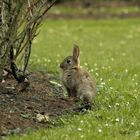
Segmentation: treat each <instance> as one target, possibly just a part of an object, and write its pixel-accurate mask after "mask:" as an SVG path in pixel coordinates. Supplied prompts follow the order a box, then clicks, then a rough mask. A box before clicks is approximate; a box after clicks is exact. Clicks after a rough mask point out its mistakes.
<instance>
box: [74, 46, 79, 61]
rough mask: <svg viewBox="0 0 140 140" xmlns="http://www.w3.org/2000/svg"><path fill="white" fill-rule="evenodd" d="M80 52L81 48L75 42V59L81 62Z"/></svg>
mask: <svg viewBox="0 0 140 140" xmlns="http://www.w3.org/2000/svg"><path fill="white" fill-rule="evenodd" d="M79 54H80V49H79V47H78V46H77V45H76V44H74V46H73V60H74V61H75V62H76V63H78V62H79Z"/></svg>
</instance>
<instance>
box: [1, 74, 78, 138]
mask: <svg viewBox="0 0 140 140" xmlns="http://www.w3.org/2000/svg"><path fill="white" fill-rule="evenodd" d="M30 79H31V85H30V87H29V88H28V89H27V91H24V92H17V89H16V81H15V80H14V79H13V78H12V77H11V78H8V79H6V82H3V83H0V136H4V135H8V134H12V133H19V132H21V133H22V132H24V131H26V130H27V128H32V129H36V128H40V127H48V126H49V125H50V122H51V120H53V119H54V118H56V117H58V116H61V115H63V114H66V113H68V112H71V111H78V110H76V108H77V107H78V106H79V102H78V101H77V100H76V99H72V98H67V97H64V89H63V87H62V86H61V85H60V84H59V83H58V79H56V77H54V76H53V75H51V74H46V73H42V72H34V73H32V74H31V76H30ZM46 114H47V119H46V120H45V119H44V120H43V119H42V120H40V119H41V118H38V119H37V116H40V117H44V118H45V117H46V116H45V115H46Z"/></svg>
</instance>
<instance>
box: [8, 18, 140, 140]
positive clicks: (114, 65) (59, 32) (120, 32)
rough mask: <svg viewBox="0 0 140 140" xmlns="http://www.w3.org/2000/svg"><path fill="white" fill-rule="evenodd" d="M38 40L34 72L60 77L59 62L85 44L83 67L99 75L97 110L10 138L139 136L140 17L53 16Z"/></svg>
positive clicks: (118, 139) (131, 139) (133, 139)
mask: <svg viewBox="0 0 140 140" xmlns="http://www.w3.org/2000/svg"><path fill="white" fill-rule="evenodd" d="M40 29H41V32H40V34H39V36H38V37H37V38H36V39H35V41H34V46H33V47H34V48H33V52H32V58H31V61H30V63H31V69H32V70H44V71H49V72H50V71H51V72H53V73H56V74H57V75H58V72H59V68H58V64H59V63H60V61H61V60H62V59H63V58H64V57H65V56H67V55H70V54H71V53H72V44H73V43H77V44H78V45H79V46H80V48H81V65H82V66H83V67H85V68H87V69H88V70H89V71H90V73H91V74H92V75H94V76H95V77H96V81H97V87H98V94H97V97H96V101H95V102H96V106H95V108H94V109H93V110H92V111H88V112H87V113H85V114H84V113H83V114H82V113H81V114H80V115H74V116H67V117H63V118H61V119H60V120H59V122H58V124H61V125H58V126H57V127H55V128H51V129H41V130H38V131H36V132H29V134H26V135H23V136H21V137H19V136H12V137H7V138H6V139H7V140H47V139H48V140H58V139H59V140H82V139H83V140H93V139H94V140H139V139H140V20H138V19H129V20H115V19H114V20H57V21H56V20H48V21H45V22H44V23H43V25H42V26H41V28H40Z"/></svg>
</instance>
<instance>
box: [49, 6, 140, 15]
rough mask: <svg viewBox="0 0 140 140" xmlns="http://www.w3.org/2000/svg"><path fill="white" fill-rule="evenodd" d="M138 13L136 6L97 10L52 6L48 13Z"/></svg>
mask: <svg viewBox="0 0 140 140" xmlns="http://www.w3.org/2000/svg"><path fill="white" fill-rule="evenodd" d="M137 12H140V8H139V7H137V6H126V7H99V8H93V7H90V8H82V7H78V6H75V7H72V6H66V7H64V6H61V5H60V6H54V7H52V9H51V10H50V11H49V13H52V14H89V13H90V14H91V13H93V14H103V13H104V14H128V13H137Z"/></svg>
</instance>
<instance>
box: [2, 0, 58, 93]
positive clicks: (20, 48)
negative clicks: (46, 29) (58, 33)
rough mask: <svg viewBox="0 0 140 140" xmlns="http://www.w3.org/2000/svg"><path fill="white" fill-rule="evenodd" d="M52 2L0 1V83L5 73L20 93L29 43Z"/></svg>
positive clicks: (26, 63)
mask: <svg viewBox="0 0 140 140" xmlns="http://www.w3.org/2000/svg"><path fill="white" fill-rule="evenodd" d="M55 1H56V0H26V1H23V0H1V1H0V79H2V73H3V70H5V71H6V72H7V73H10V74H12V75H13V76H14V78H15V79H16V80H17V82H18V83H19V84H22V88H21V89H23V90H24V89H25V88H26V87H27V86H28V85H29V79H28V74H27V68H28V63H29V59H30V55H31V50H32V42H33V39H34V38H35V37H36V36H37V35H38V28H39V25H40V23H41V21H42V19H43V17H44V16H45V15H46V13H47V12H48V10H49V9H50V8H51V7H52V6H53V5H54V3H55ZM23 85H24V86H23Z"/></svg>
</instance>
